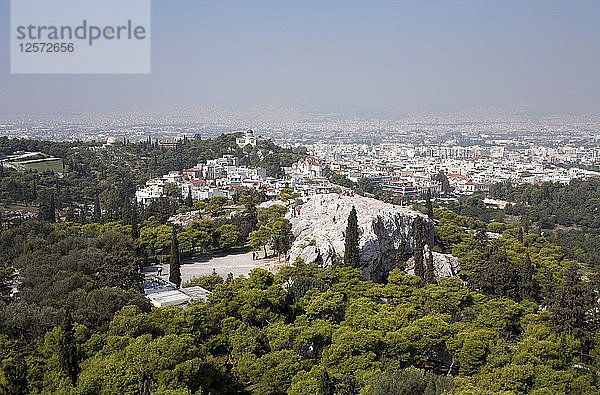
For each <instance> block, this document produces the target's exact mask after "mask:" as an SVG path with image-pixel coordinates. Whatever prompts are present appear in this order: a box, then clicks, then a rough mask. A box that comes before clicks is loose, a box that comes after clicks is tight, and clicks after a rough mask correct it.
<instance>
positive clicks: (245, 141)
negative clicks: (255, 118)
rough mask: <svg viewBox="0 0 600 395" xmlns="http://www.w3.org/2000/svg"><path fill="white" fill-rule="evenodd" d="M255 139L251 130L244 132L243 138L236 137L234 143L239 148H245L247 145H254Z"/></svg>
mask: <svg viewBox="0 0 600 395" xmlns="http://www.w3.org/2000/svg"><path fill="white" fill-rule="evenodd" d="M256 141H257V140H256V137H255V136H254V132H253V131H252V130H251V129H248V130H246V132H245V133H244V136H242V137H238V138H237V139H236V143H237V145H238V146H240V147H242V148H243V147H245V146H247V145H253V146H254V145H256Z"/></svg>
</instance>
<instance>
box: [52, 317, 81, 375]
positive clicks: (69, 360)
mask: <svg viewBox="0 0 600 395" xmlns="http://www.w3.org/2000/svg"><path fill="white" fill-rule="evenodd" d="M57 354H58V365H59V367H60V370H61V371H62V373H63V374H65V375H66V376H67V377H68V378H69V379H70V380H71V383H73V384H75V382H76V381H77V375H78V374H79V355H78V354H77V343H76V341H75V331H74V329H73V318H72V317H71V313H69V312H68V311H67V312H65V313H64V318H63V322H62V324H61V326H60V336H59V338H58V350H57Z"/></svg>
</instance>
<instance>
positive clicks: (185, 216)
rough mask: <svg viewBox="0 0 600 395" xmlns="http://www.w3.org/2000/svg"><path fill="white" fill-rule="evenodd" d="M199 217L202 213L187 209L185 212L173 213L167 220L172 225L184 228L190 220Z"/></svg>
mask: <svg viewBox="0 0 600 395" xmlns="http://www.w3.org/2000/svg"><path fill="white" fill-rule="evenodd" d="M201 218H202V215H201V214H200V211H198V210H194V211H188V212H186V213H179V214H175V215H173V216H171V217H169V219H168V222H170V223H172V224H174V225H180V226H183V227H184V228H185V227H186V226H188V225H189V224H191V223H192V222H194V221H197V220H199V219H201Z"/></svg>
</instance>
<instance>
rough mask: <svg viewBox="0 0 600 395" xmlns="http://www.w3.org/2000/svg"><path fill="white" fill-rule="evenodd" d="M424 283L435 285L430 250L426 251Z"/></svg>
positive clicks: (431, 252)
mask: <svg viewBox="0 0 600 395" xmlns="http://www.w3.org/2000/svg"><path fill="white" fill-rule="evenodd" d="M424 279H425V283H427V284H433V283H435V270H434V262H433V251H432V250H431V248H428V249H427V257H426V259H425V276H424Z"/></svg>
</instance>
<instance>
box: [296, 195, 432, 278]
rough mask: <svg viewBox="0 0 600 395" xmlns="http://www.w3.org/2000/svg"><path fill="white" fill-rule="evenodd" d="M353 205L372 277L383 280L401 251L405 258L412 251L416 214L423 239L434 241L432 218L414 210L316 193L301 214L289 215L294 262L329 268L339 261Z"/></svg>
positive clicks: (364, 258)
mask: <svg viewBox="0 0 600 395" xmlns="http://www.w3.org/2000/svg"><path fill="white" fill-rule="evenodd" d="M352 206H354V207H355V208H356V213H357V217H358V227H359V234H360V239H359V248H360V266H361V268H362V271H363V277H364V278H366V279H368V280H372V281H382V280H384V279H385V278H386V277H387V274H388V273H389V272H390V270H392V269H393V268H394V267H395V265H396V256H397V254H398V253H399V254H400V256H402V257H403V258H404V259H405V260H406V259H408V258H409V257H410V256H411V255H412V254H413V246H414V240H413V223H414V221H415V218H417V216H421V217H422V218H423V234H424V239H425V240H424V242H425V243H430V244H433V222H431V221H429V220H428V219H427V217H425V216H424V215H422V214H420V213H417V212H416V211H413V210H410V209H408V208H404V207H400V206H395V205H392V204H389V203H384V202H381V201H379V200H375V199H370V198H366V197H362V196H354V197H350V196H340V195H337V194H327V195H315V196H313V197H311V198H310V199H309V200H308V201H307V202H306V203H305V204H304V205H303V206H302V207H301V209H300V215H299V216H296V217H294V216H292V217H291V218H290V221H291V223H292V232H293V234H294V237H295V241H294V244H293V245H292V249H291V251H290V258H289V259H290V262H294V261H295V260H296V259H297V258H302V259H303V260H304V261H305V262H316V263H318V264H320V265H322V266H328V265H330V264H331V263H333V261H334V259H341V258H342V257H343V256H344V239H345V232H346V226H347V222H348V215H349V214H350V210H351V209H352Z"/></svg>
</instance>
